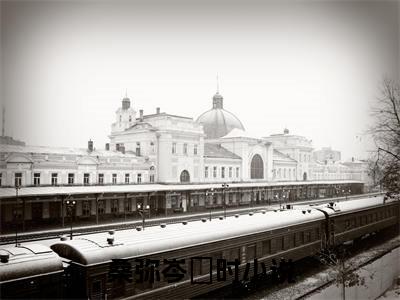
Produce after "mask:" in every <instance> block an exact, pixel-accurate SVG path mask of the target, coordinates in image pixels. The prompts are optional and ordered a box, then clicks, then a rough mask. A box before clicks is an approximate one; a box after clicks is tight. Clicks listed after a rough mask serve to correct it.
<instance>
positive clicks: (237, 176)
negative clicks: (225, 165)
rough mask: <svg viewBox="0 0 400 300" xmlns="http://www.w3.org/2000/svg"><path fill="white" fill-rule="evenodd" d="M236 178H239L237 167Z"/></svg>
mask: <svg viewBox="0 0 400 300" xmlns="http://www.w3.org/2000/svg"><path fill="white" fill-rule="evenodd" d="M236 178H239V167H237V168H236Z"/></svg>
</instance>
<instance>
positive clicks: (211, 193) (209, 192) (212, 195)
mask: <svg viewBox="0 0 400 300" xmlns="http://www.w3.org/2000/svg"><path fill="white" fill-rule="evenodd" d="M208 196H211V197H212V198H211V199H213V200H214V189H213V188H211V189H210V190H209V191H206V197H207V200H208ZM211 211H212V206H211V205H210V221H211Z"/></svg>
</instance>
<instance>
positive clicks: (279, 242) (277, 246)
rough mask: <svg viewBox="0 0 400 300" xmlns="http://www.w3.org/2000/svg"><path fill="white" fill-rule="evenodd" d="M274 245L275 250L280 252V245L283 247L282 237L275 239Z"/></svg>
mask: <svg viewBox="0 0 400 300" xmlns="http://www.w3.org/2000/svg"><path fill="white" fill-rule="evenodd" d="M275 245H276V250H277V251H282V250H283V248H282V245H283V237H278V238H276V239H275Z"/></svg>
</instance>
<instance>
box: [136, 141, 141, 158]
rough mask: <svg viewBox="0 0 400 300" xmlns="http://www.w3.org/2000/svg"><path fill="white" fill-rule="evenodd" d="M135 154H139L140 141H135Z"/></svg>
mask: <svg viewBox="0 0 400 300" xmlns="http://www.w3.org/2000/svg"><path fill="white" fill-rule="evenodd" d="M136 156H140V143H139V142H137V143H136Z"/></svg>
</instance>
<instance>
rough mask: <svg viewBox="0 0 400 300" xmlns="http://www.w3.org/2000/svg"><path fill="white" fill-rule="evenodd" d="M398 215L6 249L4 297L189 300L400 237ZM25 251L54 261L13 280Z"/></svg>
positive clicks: (202, 228)
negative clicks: (386, 233)
mask: <svg viewBox="0 0 400 300" xmlns="http://www.w3.org/2000/svg"><path fill="white" fill-rule="evenodd" d="M399 213H400V201H399V199H393V198H392V199H386V198H383V197H381V196H378V197H370V198H364V199H359V200H351V201H346V202H339V203H338V202H336V203H334V202H331V203H329V204H324V205H316V206H299V207H296V206H295V207H292V206H288V207H287V208H285V209H282V210H275V211H268V212H266V211H258V212H255V213H250V214H247V215H235V216H230V217H226V218H223V217H220V218H219V219H213V220H212V221H210V220H208V219H202V220H199V221H192V222H183V223H179V224H161V226H159V227H146V228H141V227H138V228H136V229H131V230H121V231H110V232H104V233H97V234H91V235H86V236H81V237H74V239H73V240H66V239H65V238H63V240H61V241H59V242H56V243H55V244H53V245H52V246H51V249H49V248H47V250H45V249H44V247H39V248H40V251H36V252H35V251H34V250H35V249H34V250H32V249H30V250H29V249H28V248H29V247H22V246H20V247H17V248H16V247H8V248H7V247H4V248H2V249H0V258H1V263H0V280H1V283H0V290H1V293H2V295H1V296H2V298H7V297H11V298H12V297H13V296H15V297H32V296H33V297H35V295H39V294H35V292H37V291H38V290H39V289H41V290H44V289H47V288H48V289H49V291H50V289H54V288H57V287H58V291H57V292H54V294H53V296H52V298H54V297H56V296H58V295H60V294H61V295H62V297H65V298H75V299H76V298H82V299H83V298H85V299H106V298H112V299H114V298H128V299H135V298H163V299H165V298H170V299H182V298H192V297H195V296H199V295H203V294H205V293H208V292H210V291H212V290H216V289H219V288H222V287H224V286H227V285H230V284H232V283H233V282H234V281H236V280H237V279H239V280H241V279H242V278H244V277H246V276H247V277H249V278H250V277H253V276H255V274H260V273H262V272H265V270H266V269H269V268H270V266H271V264H272V261H273V259H276V260H279V259H281V258H285V259H287V260H288V259H291V260H292V261H297V260H300V259H302V258H305V257H309V256H313V255H316V254H318V253H320V252H321V251H324V250H326V249H330V248H332V247H335V246H338V245H340V244H342V243H344V242H346V241H351V240H356V239H358V238H361V237H363V236H365V235H366V234H369V233H372V232H379V231H381V230H384V229H388V228H397V230H398V226H399ZM17 249H18V250H17ZM21 249H22V250H21ZM20 252H21V253H20ZM28 252H29V253H30V254H32V253H36V255H37V257H39V256H43V257H51V260H49V263H48V264H47V266H46V264H45V263H42V264H38V263H34V264H33V263H32V262H31V261H30V260H29V259H25V263H26V264H27V265H30V268H26V270H27V271H26V274H21V273H18V276H16V274H13V272H16V271H13V268H10V265H17V264H18V263H19V264H20V265H19V266H22V265H23V262H22V261H23V255H28V254H27V253H28ZM30 254H29V255H30ZM27 257H28V256H27ZM50 262H51V264H50ZM50 265H52V267H51V268H50ZM45 266H46V267H45ZM33 269H35V271H34V270H33ZM14 270H15V269H14ZM61 273H62V274H63V279H62V280H61V278H60V274H61ZM39 279H40V280H39ZM30 285H31V289H26V290H25V288H26V287H27V286H30ZM35 285H37V286H38V287H37V288H36V289H35V288H33V287H32V286H35ZM39 285H42V286H39ZM23 290H24V291H26V293H25V295H24V294H23V292H22V291H23ZM17 291H19V292H20V293H17Z"/></svg>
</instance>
